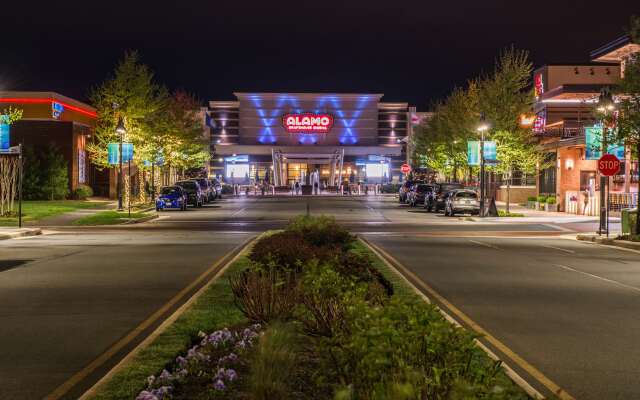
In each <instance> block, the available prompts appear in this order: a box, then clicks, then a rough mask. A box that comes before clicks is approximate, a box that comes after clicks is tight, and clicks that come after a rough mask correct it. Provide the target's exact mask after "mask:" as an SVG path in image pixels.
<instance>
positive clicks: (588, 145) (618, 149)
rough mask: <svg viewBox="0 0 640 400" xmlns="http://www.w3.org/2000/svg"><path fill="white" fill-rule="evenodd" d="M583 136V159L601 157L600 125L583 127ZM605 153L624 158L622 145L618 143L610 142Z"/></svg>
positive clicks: (597, 158)
mask: <svg viewBox="0 0 640 400" xmlns="http://www.w3.org/2000/svg"><path fill="white" fill-rule="evenodd" d="M584 136H585V152H584V153H585V160H599V159H600V157H602V127H600V126H591V127H588V128H584ZM607 153H608V154H613V155H614V156H616V157H618V158H619V159H621V160H624V158H625V157H624V156H625V154H624V145H622V144H620V143H610V144H609V145H608V146H607Z"/></svg>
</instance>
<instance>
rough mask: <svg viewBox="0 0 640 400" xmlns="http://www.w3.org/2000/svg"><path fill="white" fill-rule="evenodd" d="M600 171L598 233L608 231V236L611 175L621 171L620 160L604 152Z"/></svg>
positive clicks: (599, 167)
mask: <svg viewBox="0 0 640 400" xmlns="http://www.w3.org/2000/svg"><path fill="white" fill-rule="evenodd" d="M598 172H599V173H600V229H599V231H598V233H599V234H600V235H602V234H603V233H604V232H605V231H606V233H607V237H609V199H610V196H609V177H610V176H614V175H617V174H619V173H620V160H618V157H616V156H614V155H613V154H604V155H603V156H602V157H600V159H599V160H598ZM605 188H606V193H605Z"/></svg>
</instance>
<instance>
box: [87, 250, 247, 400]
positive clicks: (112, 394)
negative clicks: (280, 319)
mask: <svg viewBox="0 0 640 400" xmlns="http://www.w3.org/2000/svg"><path fill="white" fill-rule="evenodd" d="M247 263H248V259H247V258H246V252H245V254H244V255H243V256H241V257H240V258H238V260H237V261H236V262H234V263H233V264H232V265H231V266H229V268H228V269H227V270H226V271H225V273H224V274H223V275H222V276H221V277H220V278H218V280H216V281H215V282H214V283H213V284H212V285H211V286H209V288H208V289H207V290H206V291H205V292H204V293H203V294H202V296H200V298H199V299H198V300H197V301H196V302H195V303H194V304H193V305H192V306H191V307H189V308H188V309H187V311H185V313H184V314H182V315H181V316H180V317H179V318H178V319H177V320H176V321H175V322H174V323H173V324H172V325H170V326H169V327H168V328H167V329H166V330H165V331H164V332H162V333H161V334H160V335H159V336H158V337H157V338H156V339H155V340H154V341H153V342H152V343H151V344H150V345H149V346H148V347H146V348H144V349H142V350H141V351H140V352H139V353H138V354H137V355H136V356H135V357H134V358H133V359H132V360H131V362H129V363H128V364H126V365H125V366H124V367H123V368H122V369H120V370H119V371H118V372H117V373H116V374H115V375H114V376H113V377H112V378H111V379H110V380H109V381H108V382H106V383H105V384H104V385H102V386H101V387H100V388H99V389H98V391H97V393H96V395H95V396H94V397H92V398H93V399H99V400H107V399H108V400H114V399H135V398H136V396H137V395H138V393H139V392H140V391H141V390H143V389H144V388H145V387H146V385H147V382H146V380H147V377H149V376H150V375H154V374H158V373H160V372H161V371H162V369H163V368H165V367H166V366H168V365H170V364H171V363H172V362H173V361H174V360H175V358H176V357H177V356H178V354H181V353H183V352H185V351H186V350H187V349H188V348H189V347H190V346H191V344H192V342H193V341H194V340H196V338H197V337H198V332H200V331H203V332H212V331H215V330H216V329H222V328H224V327H228V326H232V325H237V324H239V323H242V322H246V319H245V318H244V316H243V315H242V313H241V312H240V310H238V308H237V307H236V306H235V304H234V303H233V293H232V292H231V287H230V285H229V280H228V279H227V277H228V276H229V275H230V274H234V273H236V272H239V271H242V270H243V269H245V268H246V267H247Z"/></svg>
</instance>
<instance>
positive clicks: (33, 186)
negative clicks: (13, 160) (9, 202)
mask: <svg viewBox="0 0 640 400" xmlns="http://www.w3.org/2000/svg"><path fill="white" fill-rule="evenodd" d="M40 159H41V157H40V155H38V153H36V151H35V149H34V148H33V147H31V146H26V147H25V148H24V171H23V181H22V195H23V197H24V198H25V199H26V200H40V199H42V198H44V194H43V193H42V180H43V174H44V173H45V172H47V171H48V169H46V168H43V166H42V163H41V160H40Z"/></svg>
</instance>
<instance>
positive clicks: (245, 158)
mask: <svg viewBox="0 0 640 400" xmlns="http://www.w3.org/2000/svg"><path fill="white" fill-rule="evenodd" d="M224 160H225V161H226V162H230V163H237V162H249V155H247V154H244V155H239V156H231V157H225V158H224Z"/></svg>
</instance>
